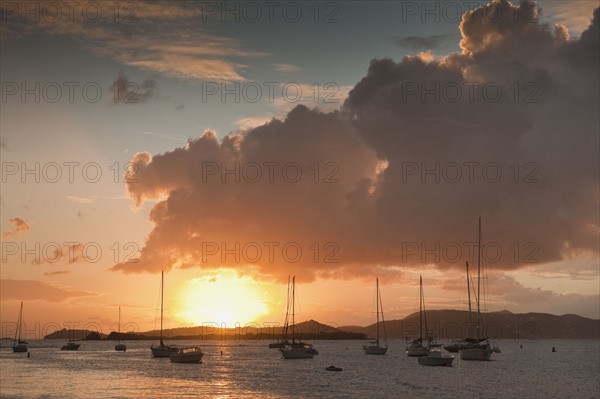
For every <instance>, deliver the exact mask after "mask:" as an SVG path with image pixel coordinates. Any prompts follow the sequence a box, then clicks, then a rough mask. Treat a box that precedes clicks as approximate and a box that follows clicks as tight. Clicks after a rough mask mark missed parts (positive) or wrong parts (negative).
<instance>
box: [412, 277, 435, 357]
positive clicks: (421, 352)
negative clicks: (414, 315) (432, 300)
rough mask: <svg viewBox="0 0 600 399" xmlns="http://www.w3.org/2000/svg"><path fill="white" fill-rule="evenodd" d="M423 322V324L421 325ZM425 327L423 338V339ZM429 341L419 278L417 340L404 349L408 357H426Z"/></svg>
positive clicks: (421, 280) (423, 298)
mask: <svg viewBox="0 0 600 399" xmlns="http://www.w3.org/2000/svg"><path fill="white" fill-rule="evenodd" d="M423 321H425V323H424V324H423ZM423 327H425V337H423ZM430 345H431V339H430V337H429V334H428V331H427V314H426V313H425V295H424V294H423V278H422V277H421V276H419V338H417V339H415V340H414V341H413V342H411V343H410V344H409V345H408V346H407V347H406V354H407V355H408V356H427V353H428V352H429V347H430Z"/></svg>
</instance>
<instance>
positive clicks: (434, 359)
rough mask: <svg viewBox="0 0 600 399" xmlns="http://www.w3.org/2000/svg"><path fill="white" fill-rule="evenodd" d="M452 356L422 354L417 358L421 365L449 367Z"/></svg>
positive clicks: (452, 359)
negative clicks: (422, 355)
mask: <svg viewBox="0 0 600 399" xmlns="http://www.w3.org/2000/svg"><path fill="white" fill-rule="evenodd" d="M453 361H454V356H424V357H420V358H419V364H420V365H422V366H446V367H451V366H452V362H453Z"/></svg>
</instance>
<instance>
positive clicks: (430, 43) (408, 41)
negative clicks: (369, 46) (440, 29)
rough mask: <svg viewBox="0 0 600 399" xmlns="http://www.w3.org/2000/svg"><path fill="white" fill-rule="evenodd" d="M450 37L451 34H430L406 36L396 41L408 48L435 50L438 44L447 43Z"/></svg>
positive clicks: (451, 36) (452, 36)
mask: <svg viewBox="0 0 600 399" xmlns="http://www.w3.org/2000/svg"><path fill="white" fill-rule="evenodd" d="M452 38H454V35H453V34H445V35H432V36H406V37H402V38H400V39H398V41H397V42H396V43H397V44H399V45H400V46H402V47H405V48H407V49H409V50H415V51H418V50H435V49H437V48H439V47H440V46H442V45H444V44H446V43H448V42H449V41H450V40H451V39H452Z"/></svg>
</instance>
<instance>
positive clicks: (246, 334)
mask: <svg viewBox="0 0 600 399" xmlns="http://www.w3.org/2000/svg"><path fill="white" fill-rule="evenodd" d="M295 332H296V338H298V339H335V340H338V339H365V338H366V336H365V334H364V333H362V332H351V331H343V330H341V329H338V328H335V327H332V326H328V325H326V324H322V323H319V322H317V321H315V320H309V321H305V322H302V323H298V324H296V326H295ZM282 333H283V326H271V327H270V326H260V325H258V324H254V325H252V324H249V325H248V326H247V327H244V326H241V327H240V328H224V329H221V328H219V326H218V325H217V324H208V325H205V326H197V327H178V328H171V329H166V330H163V337H164V338H168V339H202V340H208V339H210V340H213V339H215V340H235V339H257V340H258V339H261V340H277V339H279V338H280V337H281V334H282ZM95 334H96V333H95V332H93V331H86V330H61V331H56V332H54V333H52V334H49V335H47V336H45V337H44V339H86V338H87V337H90V338H87V339H92V338H94V339H95V338H96V336H95ZM290 334H291V331H290ZM101 337H102V339H110V340H117V339H121V340H132V339H145V340H158V339H159V337H160V331H157V330H152V331H146V332H139V333H121V334H118V333H116V332H111V333H110V334H109V335H108V336H107V335H106V334H101Z"/></svg>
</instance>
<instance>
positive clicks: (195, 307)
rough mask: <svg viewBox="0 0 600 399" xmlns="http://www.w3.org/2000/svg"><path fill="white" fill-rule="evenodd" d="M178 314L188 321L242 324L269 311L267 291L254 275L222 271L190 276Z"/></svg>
mask: <svg viewBox="0 0 600 399" xmlns="http://www.w3.org/2000/svg"><path fill="white" fill-rule="evenodd" d="M177 302H178V304H177V309H179V311H178V312H176V314H175V315H176V317H177V318H178V319H179V320H181V321H183V322H185V323H189V324H193V325H202V324H203V323H204V324H206V323H217V324H218V325H222V323H225V324H226V325H227V327H235V325H236V323H239V324H240V325H241V326H243V325H245V324H247V323H250V322H253V321H256V320H257V319H259V318H260V317H263V316H266V315H268V314H269V312H270V309H269V306H268V305H267V303H266V301H265V293H264V292H262V291H261V290H260V288H259V286H258V283H257V282H256V281H254V280H253V279H252V278H251V277H239V276H238V275H237V274H236V273H235V272H219V273H218V274H216V275H211V276H209V277H199V278H194V279H191V280H188V281H187V282H186V283H185V284H184V286H183V287H182V288H181V290H180V293H179V295H178V301H177Z"/></svg>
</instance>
